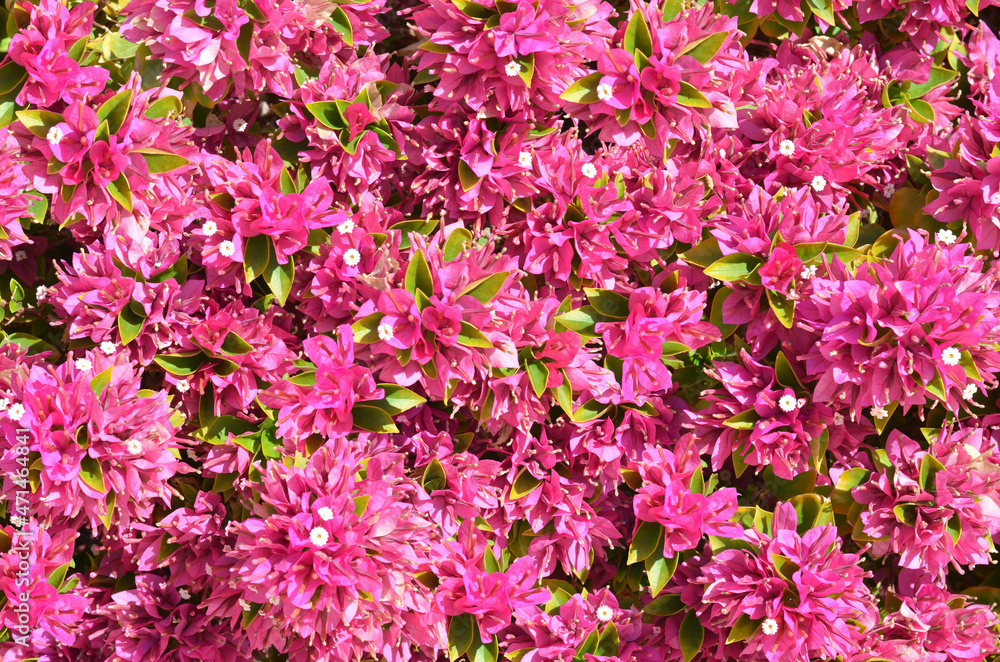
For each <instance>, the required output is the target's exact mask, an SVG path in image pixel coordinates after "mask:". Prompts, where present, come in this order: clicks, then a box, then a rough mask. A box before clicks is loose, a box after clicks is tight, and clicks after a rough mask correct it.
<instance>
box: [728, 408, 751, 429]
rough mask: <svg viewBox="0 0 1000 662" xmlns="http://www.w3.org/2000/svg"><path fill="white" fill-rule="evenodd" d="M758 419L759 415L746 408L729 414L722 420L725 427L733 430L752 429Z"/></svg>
mask: <svg viewBox="0 0 1000 662" xmlns="http://www.w3.org/2000/svg"><path fill="white" fill-rule="evenodd" d="M759 420H760V415H759V414H758V413H757V412H756V411H755V410H753V409H747V410H746V411H743V412H740V413H739V414H736V415H735V416H730V417H729V418H727V419H726V420H724V421H723V422H722V424H723V425H725V426H726V427H727V428H732V429H734V430H753V426H754V425H756V424H757V421H759Z"/></svg>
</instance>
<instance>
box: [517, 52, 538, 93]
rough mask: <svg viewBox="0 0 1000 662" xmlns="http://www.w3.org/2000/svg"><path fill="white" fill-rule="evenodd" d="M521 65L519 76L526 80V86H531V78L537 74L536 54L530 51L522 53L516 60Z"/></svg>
mask: <svg viewBox="0 0 1000 662" xmlns="http://www.w3.org/2000/svg"><path fill="white" fill-rule="evenodd" d="M515 62H517V63H518V64H520V65H521V71H519V72H518V74H517V75H518V76H520V77H521V80H523V81H524V85H525V87H531V79H532V78H533V77H534V75H535V55H534V53H528V54H527V55H522V56H521V57H519V58H517V59H516V60H515Z"/></svg>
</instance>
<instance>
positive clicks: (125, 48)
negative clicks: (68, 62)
mask: <svg viewBox="0 0 1000 662" xmlns="http://www.w3.org/2000/svg"><path fill="white" fill-rule="evenodd" d="M86 45H87V39H86V38H84V37H81V38H80V40H79V41H77V42H76V44H73V48H78V49H79V55H80V56H82V55H83V51H84V47H86ZM138 50H139V45H138V44H133V43H132V42H131V41H129V40H128V39H125V38H124V37H122V36H121V35H120V34H118V33H117V32H109V33H107V34H106V35H104V37H103V38H102V39H101V55H103V56H104V59H105V60H106V61H109V62H110V61H114V60H127V59H129V58H131V57H135V54H136V52H138ZM70 57H73V56H72V55H70ZM78 57H79V56H78ZM73 59H74V60H76V61H77V62H79V61H80V60H79V59H77V58H76V57H74V58H73Z"/></svg>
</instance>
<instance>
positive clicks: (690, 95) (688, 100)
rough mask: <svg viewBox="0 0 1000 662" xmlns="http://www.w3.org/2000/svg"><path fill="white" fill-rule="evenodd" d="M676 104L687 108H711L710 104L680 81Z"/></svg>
mask: <svg viewBox="0 0 1000 662" xmlns="http://www.w3.org/2000/svg"><path fill="white" fill-rule="evenodd" d="M677 103H679V104H680V105H682V106H687V107H688V108H711V107H712V102H711V101H709V100H708V97H706V96H705V95H704V94H702V93H701V92H699V91H698V90H697V89H695V87H694V86H692V85H691V84H690V83H688V82H686V81H681V89H680V91H679V92H678V93H677Z"/></svg>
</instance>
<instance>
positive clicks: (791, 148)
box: [778, 140, 795, 156]
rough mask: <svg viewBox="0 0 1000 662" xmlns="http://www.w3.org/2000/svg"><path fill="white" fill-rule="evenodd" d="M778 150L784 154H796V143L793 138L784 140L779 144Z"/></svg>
mask: <svg viewBox="0 0 1000 662" xmlns="http://www.w3.org/2000/svg"><path fill="white" fill-rule="evenodd" d="M778 151H779V152H780V153H781V154H783V155H784V156H795V143H793V142H792V141H791V140H782V141H781V144H780V145H778Z"/></svg>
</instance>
